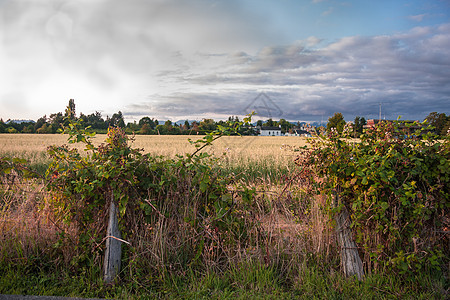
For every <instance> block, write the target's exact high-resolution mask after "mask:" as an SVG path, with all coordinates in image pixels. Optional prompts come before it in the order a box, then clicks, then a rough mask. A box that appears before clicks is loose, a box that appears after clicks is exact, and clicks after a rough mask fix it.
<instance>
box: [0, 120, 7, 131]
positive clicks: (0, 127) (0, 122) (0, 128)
mask: <svg viewBox="0 0 450 300" xmlns="http://www.w3.org/2000/svg"><path fill="white" fill-rule="evenodd" d="M5 132H6V125H5V123H4V122H3V119H0V133H5Z"/></svg>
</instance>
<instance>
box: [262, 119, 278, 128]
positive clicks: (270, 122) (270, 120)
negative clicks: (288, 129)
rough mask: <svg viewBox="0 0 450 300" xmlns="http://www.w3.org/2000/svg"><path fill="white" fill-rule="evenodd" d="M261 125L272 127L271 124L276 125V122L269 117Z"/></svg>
mask: <svg viewBox="0 0 450 300" xmlns="http://www.w3.org/2000/svg"><path fill="white" fill-rule="evenodd" d="M263 125H264V126H267V127H273V126H276V122H274V121H273V120H272V119H271V118H270V119H269V120H267V121H266V122H265V123H264V124H263Z"/></svg>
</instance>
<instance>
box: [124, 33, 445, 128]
mask: <svg viewBox="0 0 450 300" xmlns="http://www.w3.org/2000/svg"><path fill="white" fill-rule="evenodd" d="M449 26H450V25H448V24H447V25H442V26H440V27H426V28H414V29H412V30H410V31H409V32H406V33H402V34H397V35H392V36H373V37H359V36H353V37H346V38H342V39H339V40H337V41H335V42H333V43H330V44H328V45H326V46H323V47H321V48H314V49H312V48H310V47H308V46H307V45H308V44H310V41H309V42H308V40H306V41H303V42H302V41H299V42H297V43H296V44H293V45H285V46H268V47H265V48H262V49H261V50H260V51H259V52H257V53H256V54H254V55H251V54H248V53H234V54H230V55H229V56H221V57H219V58H218V57H214V58H212V57H209V58H207V59H206V61H207V63H205V61H203V63H204V66H203V67H201V68H196V67H195V66H198V64H197V61H193V62H192V65H190V66H189V67H188V68H187V69H185V70H184V71H183V72H179V73H178V76H177V77H176V80H175V83H176V84H175V85H177V86H178V90H177V92H176V93H171V94H169V95H166V96H163V97H162V96H160V95H159V96H158V95H153V96H149V98H151V99H152V108H151V110H146V109H145V108H143V107H141V108H142V111H141V113H142V115H145V114H146V113H147V114H151V113H156V114H158V113H161V114H164V115H166V116H170V115H172V116H173V117H174V118H175V117H177V116H183V115H190V116H195V115H196V114H197V115H198V114H217V115H243V114H245V113H246V112H244V108H245V107H246V106H248V104H249V103H250V102H251V101H253V100H254V98H255V97H256V96H257V95H258V94H259V93H260V92H261V91H262V92H265V93H266V94H267V95H268V96H269V97H270V98H271V99H272V100H273V101H274V103H276V104H277V105H278V106H279V107H280V109H281V110H282V111H283V115H282V117H283V118H286V119H290V120H318V119H319V120H320V119H321V118H322V116H324V117H325V119H326V118H328V117H330V116H331V115H332V114H333V113H334V112H342V113H343V114H344V116H345V117H346V118H347V119H353V118H354V117H355V116H357V115H360V116H365V117H366V118H376V117H378V103H379V102H383V103H384V104H383V114H384V115H385V116H386V118H392V119H395V118H397V117H398V116H399V115H402V116H404V117H407V118H411V119H423V118H424V117H425V116H426V115H427V114H428V113H429V112H431V111H443V112H447V113H448V112H449V111H450V101H449V98H450V68H449V66H450V30H448V29H449ZM202 59H205V58H202ZM199 63H200V60H199ZM167 76H168V77H166V78H161V80H163V81H164V80H169V78H170V79H171V80H173V79H174V76H173V74H171V75H167ZM192 91H195V92H192ZM144 105H145V104H144ZM131 112H132V110H130V113H131ZM135 112H136V106H134V113H135Z"/></svg>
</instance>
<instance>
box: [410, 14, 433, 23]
mask: <svg viewBox="0 0 450 300" xmlns="http://www.w3.org/2000/svg"><path fill="white" fill-rule="evenodd" d="M425 17H428V14H421V15H415V16H408V19H409V20H411V21H415V22H422V20H423V19H424V18H425Z"/></svg>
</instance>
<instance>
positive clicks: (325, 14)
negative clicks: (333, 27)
mask: <svg viewBox="0 0 450 300" xmlns="http://www.w3.org/2000/svg"><path fill="white" fill-rule="evenodd" d="M333 11H334V7H332V6H330V7H328V9H327V10H326V11H324V12H323V13H322V16H328V15H331V14H332V13H333Z"/></svg>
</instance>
